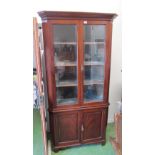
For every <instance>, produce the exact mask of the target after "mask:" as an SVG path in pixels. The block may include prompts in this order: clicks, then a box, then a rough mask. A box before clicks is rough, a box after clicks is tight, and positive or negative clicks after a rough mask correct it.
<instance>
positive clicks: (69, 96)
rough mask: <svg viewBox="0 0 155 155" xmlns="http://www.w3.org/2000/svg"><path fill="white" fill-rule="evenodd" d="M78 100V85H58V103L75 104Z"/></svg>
mask: <svg viewBox="0 0 155 155" xmlns="http://www.w3.org/2000/svg"><path fill="white" fill-rule="evenodd" d="M76 101H77V87H58V88H57V103H58V104H64V103H67V104H74V103H75V102H76Z"/></svg>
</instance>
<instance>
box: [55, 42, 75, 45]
mask: <svg viewBox="0 0 155 155" xmlns="http://www.w3.org/2000/svg"><path fill="white" fill-rule="evenodd" d="M65 44H67V45H76V44H77V42H54V45H65Z"/></svg>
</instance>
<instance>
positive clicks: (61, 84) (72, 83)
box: [56, 81, 77, 87]
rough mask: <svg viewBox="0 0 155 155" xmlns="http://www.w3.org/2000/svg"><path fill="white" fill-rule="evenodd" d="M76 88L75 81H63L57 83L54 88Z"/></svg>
mask: <svg viewBox="0 0 155 155" xmlns="http://www.w3.org/2000/svg"><path fill="white" fill-rule="evenodd" d="M75 86H77V82H76V81H64V82H58V83H57V84H56V87H75Z"/></svg>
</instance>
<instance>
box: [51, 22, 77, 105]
mask: <svg viewBox="0 0 155 155" xmlns="http://www.w3.org/2000/svg"><path fill="white" fill-rule="evenodd" d="M78 29H79V28H78V21H74V20H73V21H66V20H65V21H62V20H61V21H60V20H59V21H52V32H53V33H52V38H53V39H52V40H53V51H54V74H55V88H56V90H55V92H56V93H55V97H56V98H55V103H56V106H57V107H58V106H66V105H67V106H68V105H70V106H74V105H78V104H79V100H80V94H79V93H78V92H79V91H80V90H79V89H80V87H79V83H80V78H79V72H78V70H79V69H78V68H79V63H78V60H79V47H78V46H79V45H78V40H79V33H78Z"/></svg>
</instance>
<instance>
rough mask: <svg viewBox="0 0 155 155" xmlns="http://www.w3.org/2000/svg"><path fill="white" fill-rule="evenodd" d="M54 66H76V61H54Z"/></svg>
mask: <svg viewBox="0 0 155 155" xmlns="http://www.w3.org/2000/svg"><path fill="white" fill-rule="evenodd" d="M55 66H57V67H59V66H77V63H76V62H61V61H58V62H56V63H55Z"/></svg>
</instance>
